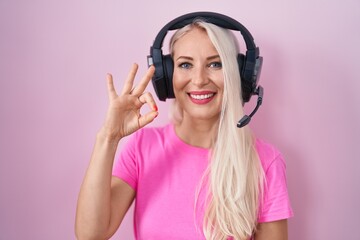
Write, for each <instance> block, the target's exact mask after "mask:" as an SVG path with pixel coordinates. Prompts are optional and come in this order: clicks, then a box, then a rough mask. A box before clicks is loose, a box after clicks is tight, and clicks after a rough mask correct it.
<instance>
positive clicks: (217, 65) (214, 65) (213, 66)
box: [208, 62, 222, 69]
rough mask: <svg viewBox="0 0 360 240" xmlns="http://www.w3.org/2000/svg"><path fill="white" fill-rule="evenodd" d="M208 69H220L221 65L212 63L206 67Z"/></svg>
mask: <svg viewBox="0 0 360 240" xmlns="http://www.w3.org/2000/svg"><path fill="white" fill-rule="evenodd" d="M208 66H209V67H210V68H218V69H220V68H222V63H221V62H212V63H210V64H209V65H208Z"/></svg>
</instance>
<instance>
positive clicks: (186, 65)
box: [178, 62, 192, 69]
mask: <svg viewBox="0 0 360 240" xmlns="http://www.w3.org/2000/svg"><path fill="white" fill-rule="evenodd" d="M178 66H179V67H180V68H184V69H189V68H191V67H192V65H191V63H188V62H182V63H180V64H179V65H178Z"/></svg>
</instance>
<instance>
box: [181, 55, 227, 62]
mask: <svg viewBox="0 0 360 240" xmlns="http://www.w3.org/2000/svg"><path fill="white" fill-rule="evenodd" d="M182 58H183V59H187V60H193V58H192V57H189V56H180V57H178V58H177V59H176V61H177V60H179V59H182ZM215 58H220V56H219V55H213V56H209V57H207V58H206V60H212V59H215Z"/></svg>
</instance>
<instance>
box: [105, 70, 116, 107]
mask: <svg viewBox="0 0 360 240" xmlns="http://www.w3.org/2000/svg"><path fill="white" fill-rule="evenodd" d="M106 80H107V89H108V95H109V99H110V100H111V99H113V98H115V97H117V93H116V90H115V87H114V81H113V77H112V75H111V74H110V73H108V74H107V75H106Z"/></svg>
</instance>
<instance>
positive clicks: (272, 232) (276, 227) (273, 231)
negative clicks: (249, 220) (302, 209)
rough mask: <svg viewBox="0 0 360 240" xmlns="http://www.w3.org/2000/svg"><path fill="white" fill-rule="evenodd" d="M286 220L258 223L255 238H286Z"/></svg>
mask: <svg viewBox="0 0 360 240" xmlns="http://www.w3.org/2000/svg"><path fill="white" fill-rule="evenodd" d="M287 239H288V230H287V220H286V219H284V220H280V221H274V222H267V223H260V224H259V226H258V230H257V232H256V234H255V240H287Z"/></svg>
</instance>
